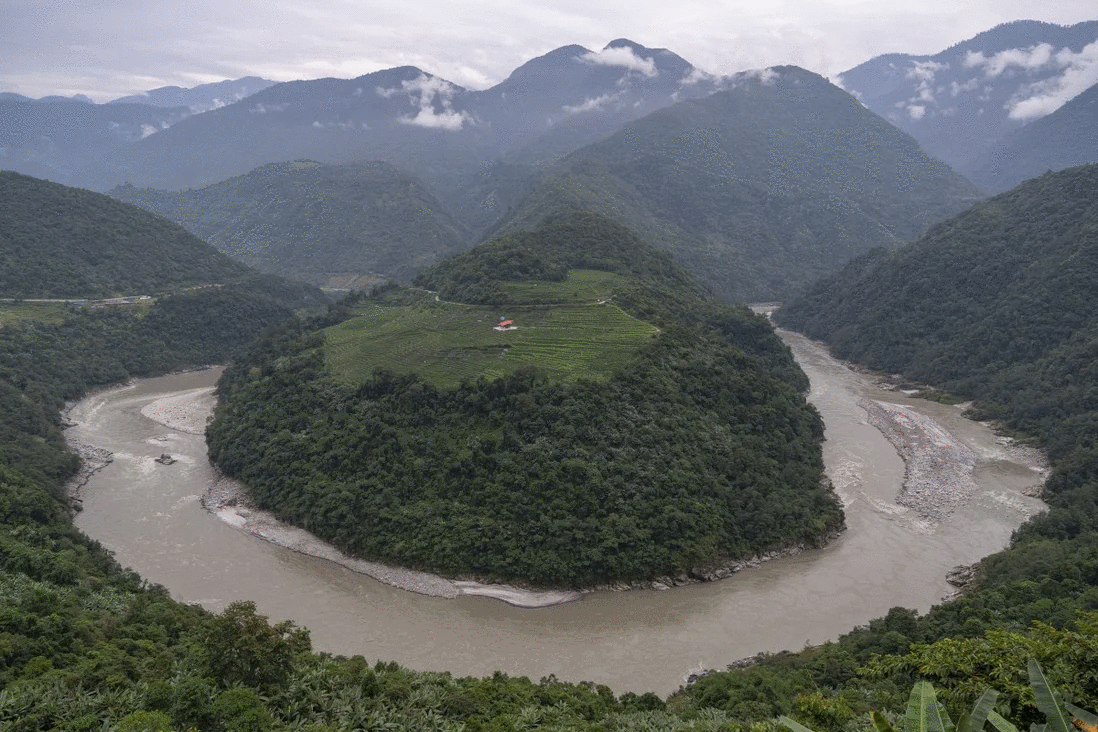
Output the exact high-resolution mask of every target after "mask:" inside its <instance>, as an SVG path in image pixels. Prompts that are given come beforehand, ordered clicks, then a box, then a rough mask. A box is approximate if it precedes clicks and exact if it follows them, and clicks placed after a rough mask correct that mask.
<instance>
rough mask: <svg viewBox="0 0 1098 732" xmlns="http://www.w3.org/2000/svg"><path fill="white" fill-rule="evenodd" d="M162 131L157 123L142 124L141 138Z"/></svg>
mask: <svg viewBox="0 0 1098 732" xmlns="http://www.w3.org/2000/svg"><path fill="white" fill-rule="evenodd" d="M157 132H160V128H159V127H157V126H156V125H141V139H142V140H144V139H145V138H146V137H148V136H149V135H152V134H155V133H157Z"/></svg>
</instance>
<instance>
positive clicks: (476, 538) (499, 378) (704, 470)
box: [207, 214, 842, 586]
mask: <svg viewBox="0 0 1098 732" xmlns="http://www.w3.org/2000/svg"><path fill="white" fill-rule="evenodd" d="M424 284H428V285H433V286H437V287H438V288H439V298H459V299H461V300H462V301H463V302H462V303H456V302H452V301H447V300H445V299H441V300H440V299H436V297H434V296H432V295H431V294H429V293H424V292H423V291H409V290H400V289H387V290H384V291H381V292H376V293H375V294H374V295H373V296H372V297H371V298H367V299H363V300H361V301H359V302H358V303H355V304H354V306H353V308H352V309H350V310H349V311H347V312H345V313H344V314H343V316H342V318H340V321H341V322H335V323H334V324H333V320H332V319H331V318H329V319H327V320H325V321H324V322H323V323H321V324H320V325H323V326H326V327H324V328H323V329H318V328H317V326H313V327H311V328H306V329H295V330H292V331H287V332H284V333H281V334H278V335H276V336H273V337H272V338H270V339H268V340H267V341H265V342H264V343H263V344H261V345H260V346H259V347H257V348H256V349H255V350H254V351H253V352H252V353H251V355H249V356H248V357H247V358H245V359H243V360H241V361H240V362H238V364H237V365H236V366H234V367H232V368H231V369H230V370H228V371H227V372H226V374H225V376H224V377H223V379H222V381H221V383H220V385H219V393H220V395H221V397H222V406H221V407H220V408H219V410H218V413H217V416H216V419H215V421H214V422H213V423H211V425H210V427H209V428H208V430H207V440H208V443H209V446H210V456H211V458H212V459H213V460H214V461H215V462H216V463H217V464H218V465H219V466H220V467H221V468H222V469H223V470H224V471H225V472H226V473H227V474H229V475H232V476H235V477H238V478H240V479H242V480H243V481H244V482H245V484H246V485H247V486H248V489H249V491H250V493H251V494H252V496H253V497H254V498H255V499H256V501H257V503H258V504H259V505H260V506H262V507H264V508H267V509H269V510H273V511H275V512H276V513H277V514H279V515H280V516H281V517H282V518H284V519H286V520H289V521H291V522H294V523H298V524H302V525H307V526H308V527H309V529H310V531H313V532H315V533H317V534H319V535H321V536H324V537H325V538H327V539H328V540H330V541H333V542H335V543H336V544H338V545H339V546H341V547H342V548H343V549H344V550H346V551H349V552H351V553H355V554H358V555H362V556H367V557H372V558H375V559H381V560H385V561H390V562H396V563H400V564H404V565H412V566H416V567H420V568H426V569H430V570H433V571H440V572H444V573H447V574H456V575H470V574H472V575H476V576H480V577H487V578H493V579H507V580H518V581H523V582H527V583H533V584H536V585H542V586H545V585H552V586H561V585H565V586H568V585H570V586H583V585H591V584H595V583H600V582H611V581H618V580H639V581H643V580H650V579H652V578H654V577H657V576H661V575H668V574H672V575H680V576H683V577H684V578H685V575H686V574H688V573H689V574H691V575H692V576H694V577H695V578H703V577H710V576H712V573H713V571H714V570H715V569H716V568H718V567H721V566H725V565H730V564H735V563H736V562H737V561H738V560H743V559H744V558H747V557H750V556H753V555H755V554H756V553H758V552H761V551H765V550H772V549H782V548H792V547H796V546H801V545H804V544H815V543H818V542H820V541H822V540H823V539H824V538H825V537H827V536H829V535H831V534H832V533H833V532H835V531H836V530H838V529H839V528H840V527H841V525H842V511H841V508H840V507H839V505H838V503H837V502H836V501H835V500H834V497H833V496H831V495H830V493H829V492H828V490H827V489H826V486H825V485H824V484H823V483H822V464H821V461H820V453H819V445H818V440H819V439H820V437H821V436H822V431H821V430H822V425H821V424H820V422H819V416H818V414H817V413H816V412H815V410H813V409H812V408H811V407H810V406H809V405H808V404H807V403H806V401H805V399H804V396H803V394H802V392H801V390H803V389H804V388H805V387H806V386H807V383H806V379H805V378H804V375H803V374H802V373H801V372H800V370H799V369H798V368H797V367H796V365H795V364H794V362H793V361H792V358H791V355H790V354H789V352H788V349H786V348H785V347H784V346H783V345H782V344H781V342H780V341H779V340H778V339H777V337H776V336H775V335H774V333H773V332H772V331H771V330H770V328H769V326H768V325H767V324H766V322H765V321H764V320H763V319H762V318H759V317H758V316H755V315H753V314H752V313H750V311H748V310H747V309H746V308H743V307H730V306H726V305H721V304H719V303H718V302H716V301H715V300H713V299H711V298H709V297H707V296H706V294H705V291H704V288H702V287H700V286H699V285H698V284H697V283H696V282H694V281H693V280H692V278H690V277H689V275H688V274H686V273H685V272H684V271H683V270H682V269H680V268H679V267H678V266H677V265H675V264H674V263H673V261H672V260H671V259H670V257H669V256H668V255H667V254H666V253H663V252H659V251H658V250H655V249H653V248H651V247H650V246H648V245H645V244H644V243H643V242H641V241H639V240H638V239H637V238H636V237H635V236H634V235H633V234H631V233H630V232H629V231H628V230H626V229H624V228H623V227H621V226H620V225H618V224H616V223H614V222H612V221H610V220H607V219H605V218H603V217H599V216H595V215H591V214H582V215H574V216H569V217H564V218H562V219H558V220H556V221H554V222H552V223H550V224H549V225H547V226H545V227H544V228H542V229H539V230H537V231H532V232H525V233H522V234H515V235H512V236H509V237H506V238H503V239H500V240H497V241H493V242H491V243H488V244H485V245H482V246H481V247H478V248H477V249H474V250H473V251H471V252H469V253H466V254H463V255H459V256H458V257H456V258H454V259H452V260H449V261H447V262H445V263H442V264H440V265H439V266H437V267H436V268H434V269H432V270H431V272H429V273H428V274H427V275H425V276H424ZM501 312H505V313H507V315H508V317H509V318H513V319H514V324H513V325H514V326H515V327H514V329H513V330H508V329H507V328H508V327H509V326H507V325H504V324H500V328H501V329H496V328H493V326H494V325H496V324H497V323H499V317H498V315H499V313H501ZM379 343H381V347H380V348H379ZM470 365H472V370H470ZM287 441H291V442H292V445H293V447H292V449H289V448H288V445H289V444H290V442H287ZM260 456H263V457H262V458H260Z"/></svg>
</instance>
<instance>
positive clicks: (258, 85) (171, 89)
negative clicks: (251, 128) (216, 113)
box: [108, 76, 278, 114]
mask: <svg viewBox="0 0 1098 732" xmlns="http://www.w3.org/2000/svg"><path fill="white" fill-rule="evenodd" d="M277 83H278V82H276V81H270V80H269V79H261V78H259V77H258V76H245V77H243V78H240V79H231V80H229V79H227V80H225V81H218V82H214V83H212V84H199V85H198V86H195V87H191V88H189V89H187V88H183V87H179V86H162V87H159V88H156V89H150V90H149V91H146V92H141V93H140V94H132V95H130V96H125V97H119V98H118V99H112V100H111V101H110V102H108V104H147V105H149V106H152V107H189V108H190V110H191V111H192V112H194V113H196V114H197V113H200V112H208V111H210V110H211V109H217V108H218V107H223V106H225V105H226V104H232V103H233V102H238V101H240V100H241V99H244V98H245V97H250V96H251V95H252V94H255V93H256V92H260V91H263V90H264V89H266V88H267V87H269V86H273V85H274V84H277Z"/></svg>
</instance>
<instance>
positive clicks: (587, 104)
mask: <svg viewBox="0 0 1098 732" xmlns="http://www.w3.org/2000/svg"><path fill="white" fill-rule="evenodd" d="M619 96H620V95H618V94H601V95H599V96H597V97H592V98H591V99H585V100H583V102H582V103H580V104H576V105H570V104H566V105H564V107H562V109H563V110H564V111H565V112H567V113H568V114H582V113H583V112H594V111H596V110H599V109H602V108H604V107H605V106H606V105H608V104H610V103H611V102H613V101H616V100H617V99H618V98H619Z"/></svg>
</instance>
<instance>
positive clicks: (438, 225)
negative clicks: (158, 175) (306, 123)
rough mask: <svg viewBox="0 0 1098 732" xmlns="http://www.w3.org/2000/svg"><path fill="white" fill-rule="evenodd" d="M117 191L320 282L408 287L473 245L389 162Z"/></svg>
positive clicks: (271, 265)
mask: <svg viewBox="0 0 1098 732" xmlns="http://www.w3.org/2000/svg"><path fill="white" fill-rule="evenodd" d="M110 195H112V196H114V197H115V198H117V199H119V200H121V201H127V202H129V203H132V204H135V205H137V206H141V207H142V208H145V209H147V210H149V211H153V212H155V213H158V214H161V215H163V216H165V217H167V218H168V219H170V220H172V221H175V222H176V223H178V224H181V225H182V226H184V227H186V229H187V230H188V231H191V232H193V233H194V234H196V235H198V236H200V237H202V238H203V239H204V240H206V241H208V242H209V243H210V244H213V245H214V246H215V247H217V248H218V249H220V250H221V251H222V252H225V253H226V254H228V255H230V256H232V257H234V258H235V259H238V260H240V261H242V262H245V263H246V264H248V265H250V266H252V267H255V268H257V269H259V270H262V271H265V272H272V273H275V274H280V275H283V276H286V277H297V278H299V279H304V280H306V281H309V282H313V283H315V284H318V285H326V284H328V283H329V282H330V281H331V280H332V278H337V279H339V280H342V279H343V278H347V277H350V276H355V275H357V276H359V277H372V278H373V279H374V280H375V281H377V280H379V279H381V278H395V279H398V280H403V281H407V280H409V279H411V276H412V275H413V274H414V273H415V272H417V271H419V270H420V269H422V268H423V267H425V266H427V265H428V264H431V263H433V262H435V261H437V260H438V259H439V258H441V257H445V256H446V255H448V254H452V253H455V252H457V251H460V250H461V249H464V248H465V247H466V246H467V245H468V244H469V243H470V242H471V240H472V234H471V233H470V232H468V231H467V230H466V229H465V228H464V227H463V226H462V225H461V224H459V223H457V222H456V221H455V220H454V219H453V217H451V216H450V214H448V213H447V212H446V210H445V209H444V207H443V205H442V204H441V203H439V201H438V200H436V199H435V197H434V196H433V195H432V194H431V192H430V191H429V190H428V189H427V187H426V186H425V185H424V184H423V183H422V182H421V181H420V180H418V179H416V178H415V177H414V176H412V175H411V174H409V173H407V172H404V171H401V170H399V169H398V168H395V167H393V166H392V165H389V164H388V163H382V162H369V163H353V164H347V165H323V164H321V163H317V162H313V161H310V160H297V161H294V162H287V163H269V164H267V165H264V166H262V167H260V168H257V169H256V170H253V171H251V172H250V173H247V174H246V175H241V176H237V177H235V178H230V179H229V180H225V181H221V182H220V183H215V184H213V185H210V186H206V187H204V188H195V189H188V190H184V191H162V190H156V189H152V188H135V187H134V186H131V185H125V186H119V187H117V188H115V189H113V190H112V191H110Z"/></svg>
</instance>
